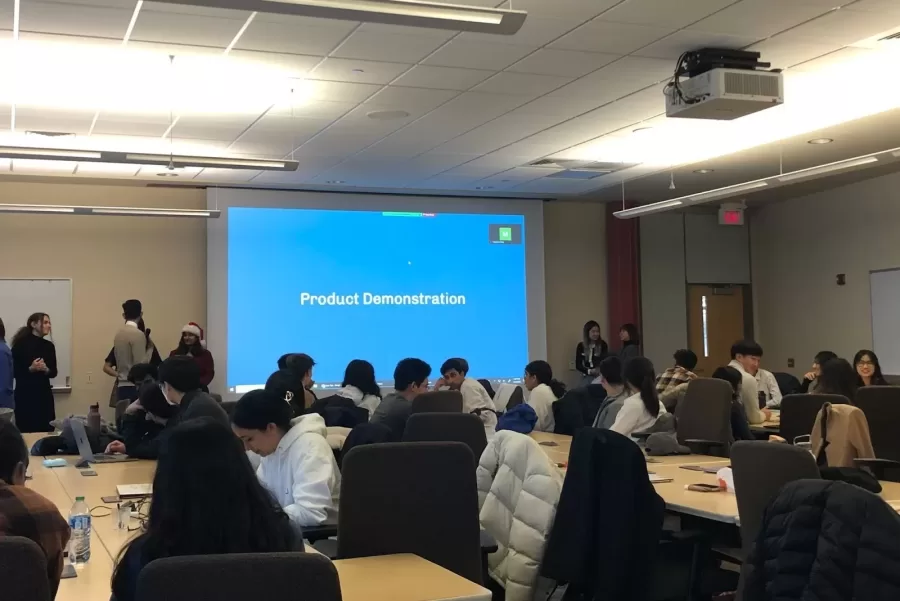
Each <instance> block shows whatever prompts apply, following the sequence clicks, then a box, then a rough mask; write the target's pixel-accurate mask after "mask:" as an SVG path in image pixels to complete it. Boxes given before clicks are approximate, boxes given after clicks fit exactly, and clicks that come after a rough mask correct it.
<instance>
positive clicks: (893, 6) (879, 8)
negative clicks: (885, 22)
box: [847, 0, 900, 18]
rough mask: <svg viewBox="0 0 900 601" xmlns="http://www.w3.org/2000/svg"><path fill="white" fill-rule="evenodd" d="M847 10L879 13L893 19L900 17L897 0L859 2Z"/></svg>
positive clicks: (899, 7)
mask: <svg viewBox="0 0 900 601" xmlns="http://www.w3.org/2000/svg"><path fill="white" fill-rule="evenodd" d="M847 9H848V10H864V11H872V12H878V13H881V14H882V15H884V16H886V17H891V18H894V17H895V16H897V15H900V5H898V4H897V2H895V0H859V1H858V2H854V3H853V4H852V5H850V6H848V7H847Z"/></svg>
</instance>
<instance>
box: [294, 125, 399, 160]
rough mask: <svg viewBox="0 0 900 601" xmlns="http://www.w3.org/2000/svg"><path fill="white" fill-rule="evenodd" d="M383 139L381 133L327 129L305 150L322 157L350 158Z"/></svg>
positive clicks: (306, 144) (308, 144) (304, 146)
mask: <svg viewBox="0 0 900 601" xmlns="http://www.w3.org/2000/svg"><path fill="white" fill-rule="evenodd" d="M381 137H382V135H381V134H379V133H374V134H373V133H366V132H355V131H346V130H342V131H338V130H335V131H332V130H331V129H327V130H325V131H323V132H322V133H320V134H319V135H317V136H316V137H315V138H313V139H312V140H310V141H308V142H306V143H304V145H303V149H304V150H305V151H306V152H307V153H311V154H315V155H321V156H348V155H351V154H354V153H357V152H359V151H360V150H362V149H363V148H366V147H367V146H369V145H370V144H373V143H375V142H377V141H378V140H379V139H380V138H381Z"/></svg>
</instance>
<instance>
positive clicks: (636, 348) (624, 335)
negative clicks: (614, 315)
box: [619, 323, 641, 363]
mask: <svg viewBox="0 0 900 601" xmlns="http://www.w3.org/2000/svg"><path fill="white" fill-rule="evenodd" d="M619 340H620V341H621V342H622V349H621V350H620V351H619V359H621V360H622V363H625V362H627V361H628V360H629V359H633V358H634V357H640V356H641V336H640V334H639V333H638V329H637V326H636V325H634V324H633V323H626V324H625V325H623V326H622V327H621V328H619Z"/></svg>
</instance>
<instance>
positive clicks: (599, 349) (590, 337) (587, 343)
mask: <svg viewBox="0 0 900 601" xmlns="http://www.w3.org/2000/svg"><path fill="white" fill-rule="evenodd" d="M581 334H582V338H581V342H579V343H578V346H576V347H575V369H577V370H578V371H580V372H581V374H582V375H583V376H584V378H583V381H582V382H581V384H582V385H583V386H587V385H588V384H590V383H591V382H593V381H594V378H596V377H597V376H598V375H600V362H601V361H603V360H604V359H606V356H607V355H608V354H609V345H607V344H606V341H605V340H603V338H601V337H600V324H599V323H597V322H596V321H594V320H593V319H592V320H591V321H589V322H587V323H586V324H584V328H583V330H582V333H581Z"/></svg>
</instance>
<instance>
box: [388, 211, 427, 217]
mask: <svg viewBox="0 0 900 601" xmlns="http://www.w3.org/2000/svg"><path fill="white" fill-rule="evenodd" d="M435 215H436V213H415V212H412V211H382V212H381V216H382V217H434V216H435Z"/></svg>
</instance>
